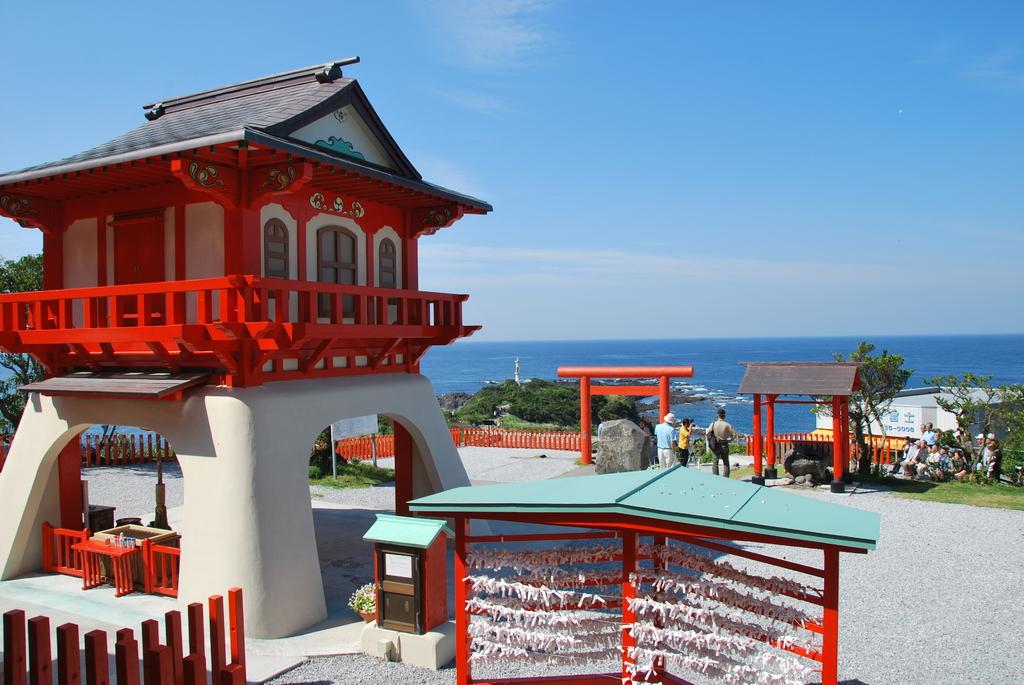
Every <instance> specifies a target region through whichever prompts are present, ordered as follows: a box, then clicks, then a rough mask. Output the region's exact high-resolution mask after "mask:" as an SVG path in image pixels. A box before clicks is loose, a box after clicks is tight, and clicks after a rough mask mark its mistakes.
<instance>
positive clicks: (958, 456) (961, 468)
mask: <svg viewBox="0 0 1024 685" xmlns="http://www.w3.org/2000/svg"><path fill="white" fill-rule="evenodd" d="M949 473H950V475H951V476H953V478H956V479H957V480H963V479H964V478H966V477H967V476H968V475H970V469H969V468H968V466H967V460H966V459H965V458H964V453H963V452H962V451H960V450H954V451H953V453H952V454H951V455H950V468H949Z"/></svg>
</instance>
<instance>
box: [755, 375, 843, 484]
mask: <svg viewBox="0 0 1024 685" xmlns="http://www.w3.org/2000/svg"><path fill="white" fill-rule="evenodd" d="M740 364H741V365H743V366H745V367H747V371H746V373H745V374H744V375H743V381H742V382H741V383H740V389H739V393H740V394H741V395H745V394H750V395H753V398H754V416H753V422H754V478H753V480H754V482H755V483H760V484H764V481H765V478H768V479H774V478H778V470H777V469H776V468H775V456H776V455H775V405H776V404H808V405H813V404H823V405H831V407H832V484H831V489H832V492H843V491H844V490H845V489H846V481H845V478H844V476H845V471H846V464H847V463H848V462H849V461H850V395H851V394H853V393H854V392H856V391H857V390H859V389H860V374H859V373H858V371H857V369H858V367H860V362H740ZM762 395H763V396H764V397H765V399H764V401H762V400H761V397H762ZM779 395H810V396H812V397H814V396H818V397H820V396H829V397H831V400H813V399H812V400H780V399H778V396H779ZM762 406H764V407H766V409H767V412H766V413H767V417H766V419H767V421H766V423H767V425H766V435H764V436H763V437H762V433H761V407H762ZM765 441H767V445H765V444H764V442H765ZM764 447H767V450H766V451H767V458H768V468H767V469H765V470H763V471H762V468H761V465H762V464H761V462H762V456H763V455H764V454H765V450H764V449H763V448H764Z"/></svg>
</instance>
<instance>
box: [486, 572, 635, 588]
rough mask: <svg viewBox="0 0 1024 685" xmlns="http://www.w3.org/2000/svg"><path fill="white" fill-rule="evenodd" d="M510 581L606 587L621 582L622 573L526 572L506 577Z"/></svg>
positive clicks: (561, 585) (548, 584)
mask: <svg viewBox="0 0 1024 685" xmlns="http://www.w3.org/2000/svg"><path fill="white" fill-rule="evenodd" d="M506 580H509V581H511V582H515V583H525V584H526V585H547V586H551V585H557V586H558V587H559V588H563V589H578V588H582V587H606V586H610V585H615V586H618V585H621V584H622V573H619V572H612V573H569V572H563V573H561V574H549V573H537V572H534V573H527V574H524V575H519V576H512V577H510V578H507V579H506Z"/></svg>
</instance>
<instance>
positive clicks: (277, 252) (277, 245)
mask: <svg viewBox="0 0 1024 685" xmlns="http://www.w3.org/2000/svg"><path fill="white" fill-rule="evenodd" d="M263 275H264V276H266V277H267V278H288V277H289V268H288V227H287V226H285V225H284V222H283V221H281V220H280V219H271V220H270V221H268V222H267V223H265V224H264V225H263Z"/></svg>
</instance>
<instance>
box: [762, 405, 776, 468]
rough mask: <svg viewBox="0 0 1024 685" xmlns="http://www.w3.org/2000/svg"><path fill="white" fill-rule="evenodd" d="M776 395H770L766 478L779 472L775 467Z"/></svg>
mask: <svg viewBox="0 0 1024 685" xmlns="http://www.w3.org/2000/svg"><path fill="white" fill-rule="evenodd" d="M775 397H776V396H775V395H768V396H767V398H768V416H767V422H768V426H767V432H768V468H766V469H765V471H764V477H765V478H772V479H774V478H778V477H779V472H778V470H777V469H776V468H775Z"/></svg>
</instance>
